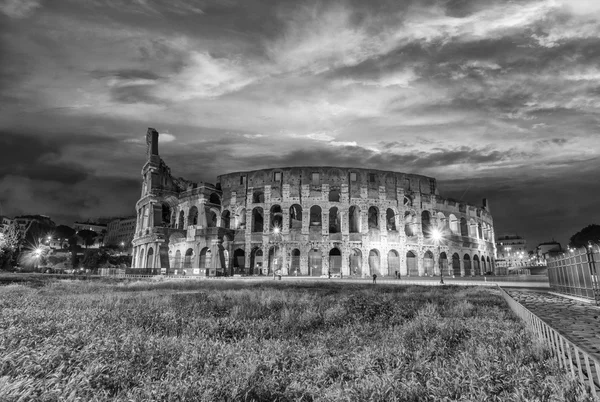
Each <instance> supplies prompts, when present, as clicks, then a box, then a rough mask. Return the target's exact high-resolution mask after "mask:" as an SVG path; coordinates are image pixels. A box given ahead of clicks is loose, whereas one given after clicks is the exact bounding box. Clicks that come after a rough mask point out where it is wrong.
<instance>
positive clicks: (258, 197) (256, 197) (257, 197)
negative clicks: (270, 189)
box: [252, 190, 265, 204]
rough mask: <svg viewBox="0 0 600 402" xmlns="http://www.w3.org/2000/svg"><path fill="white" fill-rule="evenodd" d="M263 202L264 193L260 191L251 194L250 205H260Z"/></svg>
mask: <svg viewBox="0 0 600 402" xmlns="http://www.w3.org/2000/svg"><path fill="white" fill-rule="evenodd" d="M264 202H265V193H264V192H263V191H262V190H254V191H253V192H252V203H254V204H262V203H264Z"/></svg>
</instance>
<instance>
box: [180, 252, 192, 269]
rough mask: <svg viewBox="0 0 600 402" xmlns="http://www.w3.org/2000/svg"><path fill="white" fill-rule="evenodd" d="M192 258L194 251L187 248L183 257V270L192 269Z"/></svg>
mask: <svg viewBox="0 0 600 402" xmlns="http://www.w3.org/2000/svg"><path fill="white" fill-rule="evenodd" d="M193 257H194V250H193V249H191V248H188V249H187V251H186V252H185V257H184V259H183V268H191V267H192V258H193Z"/></svg>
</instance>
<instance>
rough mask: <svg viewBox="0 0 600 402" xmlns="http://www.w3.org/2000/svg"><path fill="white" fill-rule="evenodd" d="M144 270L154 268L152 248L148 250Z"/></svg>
mask: <svg viewBox="0 0 600 402" xmlns="http://www.w3.org/2000/svg"><path fill="white" fill-rule="evenodd" d="M146 268H154V249H153V248H152V247H150V248H149V249H148V254H147V257H146Z"/></svg>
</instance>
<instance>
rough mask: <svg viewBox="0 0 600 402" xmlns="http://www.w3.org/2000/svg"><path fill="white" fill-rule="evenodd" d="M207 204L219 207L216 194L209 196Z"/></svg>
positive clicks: (219, 202)
mask: <svg viewBox="0 0 600 402" xmlns="http://www.w3.org/2000/svg"><path fill="white" fill-rule="evenodd" d="M208 202H210V203H211V204H215V205H221V199H220V198H219V196H218V194H217V193H212V194H211V195H210V198H209V199H208Z"/></svg>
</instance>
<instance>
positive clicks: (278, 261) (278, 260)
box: [268, 245, 283, 274]
mask: <svg viewBox="0 0 600 402" xmlns="http://www.w3.org/2000/svg"><path fill="white" fill-rule="evenodd" d="M282 262H283V258H282V255H281V247H280V246H278V245H275V246H271V247H269V258H268V273H269V274H272V273H274V272H276V271H281V267H282V265H283V264H282Z"/></svg>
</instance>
